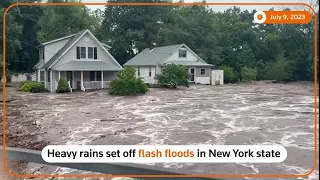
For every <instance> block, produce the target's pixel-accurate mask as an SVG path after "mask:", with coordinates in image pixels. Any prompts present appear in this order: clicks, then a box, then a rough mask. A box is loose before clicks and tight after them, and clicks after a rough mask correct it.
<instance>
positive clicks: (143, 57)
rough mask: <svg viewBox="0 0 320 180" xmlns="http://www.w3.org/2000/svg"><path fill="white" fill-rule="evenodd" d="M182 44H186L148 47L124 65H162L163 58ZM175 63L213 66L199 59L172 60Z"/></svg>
mask: <svg viewBox="0 0 320 180" xmlns="http://www.w3.org/2000/svg"><path fill="white" fill-rule="evenodd" d="M182 46H186V45H185V44H176V45H170V46H163V47H156V48H153V50H152V51H150V49H149V48H146V49H144V50H143V51H141V52H140V53H139V54H137V55H136V56H135V57H133V58H132V59H130V60H129V61H128V62H126V63H125V64H124V66H155V65H163V64H160V63H161V61H163V60H164V59H165V58H167V57H169V56H171V55H172V54H173V53H174V52H175V51H176V50H177V49H179V48H180V47H182ZM172 62H173V63H175V64H181V65H185V66H213V65H211V64H207V63H205V62H203V60H199V61H196V62H194V61H193V62H192V61H172Z"/></svg>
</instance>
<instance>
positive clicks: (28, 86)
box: [19, 81, 46, 93]
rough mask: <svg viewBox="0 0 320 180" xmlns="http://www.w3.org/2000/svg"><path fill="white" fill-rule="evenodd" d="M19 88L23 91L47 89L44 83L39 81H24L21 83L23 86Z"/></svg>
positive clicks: (37, 91) (34, 91) (35, 91)
mask: <svg viewBox="0 0 320 180" xmlns="http://www.w3.org/2000/svg"><path fill="white" fill-rule="evenodd" d="M19 90H20V91H23V92H32V93H40V92H45V91H46V89H45V88H44V85H43V84H42V83H38V82H34V81H28V82H24V83H23V84H21V87H20V88H19Z"/></svg>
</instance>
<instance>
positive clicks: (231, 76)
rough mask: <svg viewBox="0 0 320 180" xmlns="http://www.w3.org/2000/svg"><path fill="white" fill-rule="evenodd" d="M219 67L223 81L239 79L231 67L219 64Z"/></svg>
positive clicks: (229, 81)
mask: <svg viewBox="0 0 320 180" xmlns="http://www.w3.org/2000/svg"><path fill="white" fill-rule="evenodd" d="M221 69H223V73H224V77H223V78H224V81H225V82H226V83H234V82H237V81H238V79H239V76H238V75H237V73H236V72H235V71H234V70H233V68H232V67H227V66H221Z"/></svg>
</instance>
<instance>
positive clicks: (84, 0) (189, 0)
mask: <svg viewBox="0 0 320 180" xmlns="http://www.w3.org/2000/svg"><path fill="white" fill-rule="evenodd" d="M199 1H200V0H185V1H184V2H199ZM82 2H106V0H82ZM207 2H269V3H271V2H304V3H309V2H310V0H207ZM88 7H90V8H92V9H96V8H100V9H104V6H88ZM212 8H213V9H214V10H215V11H224V10H226V9H228V8H230V6H216V7H214V6H212ZM240 8H241V9H242V10H245V9H247V10H249V11H251V10H253V9H256V10H268V9H270V8H272V6H240ZM279 8H281V7H279Z"/></svg>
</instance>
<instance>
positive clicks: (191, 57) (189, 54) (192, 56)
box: [160, 44, 205, 64]
mask: <svg viewBox="0 0 320 180" xmlns="http://www.w3.org/2000/svg"><path fill="white" fill-rule="evenodd" d="M180 51H185V52H186V56H185V57H181V56H180V55H179V54H180ZM172 61H175V62H179V61H192V62H197V61H200V62H202V63H205V61H204V60H202V59H201V58H200V57H199V56H198V55H197V54H196V53H195V52H193V51H192V50H191V49H190V48H189V47H188V46H187V45H185V44H182V45H181V46H180V47H179V48H177V49H176V50H175V51H174V52H173V53H172V54H171V55H170V56H169V57H167V58H166V59H164V60H163V61H161V62H160V64H164V63H169V62H172Z"/></svg>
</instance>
